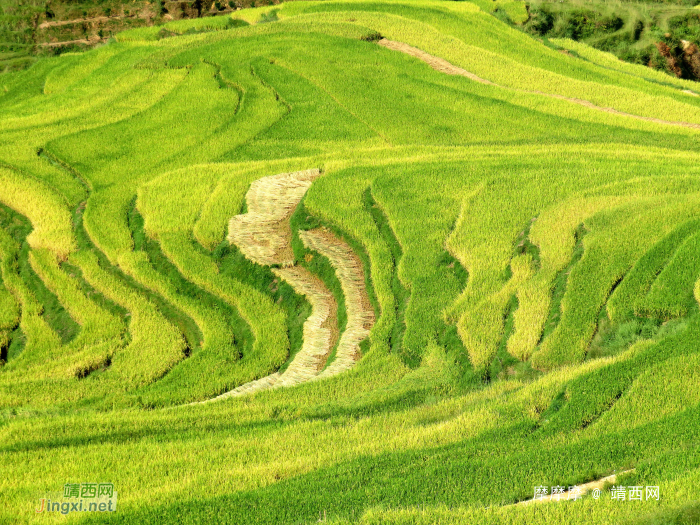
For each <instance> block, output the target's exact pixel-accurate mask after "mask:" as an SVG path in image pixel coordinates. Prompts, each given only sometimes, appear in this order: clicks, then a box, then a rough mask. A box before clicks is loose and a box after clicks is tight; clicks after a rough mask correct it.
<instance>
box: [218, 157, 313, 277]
mask: <svg viewBox="0 0 700 525" xmlns="http://www.w3.org/2000/svg"><path fill="white" fill-rule="evenodd" d="M319 176H320V172H319V170H318V169H312V170H306V171H297V172H294V173H280V174H279V175H273V176H270V177H263V178H262V179H258V180H256V181H255V182H253V183H252V184H251V185H250V189H249V190H248V193H247V194H246V203H247V205H248V213H245V214H242V215H236V216H235V217H233V218H232V219H231V221H230V222H229V235H228V240H229V242H231V243H232V244H235V245H236V246H238V247H239V248H240V250H241V252H242V253H243V255H245V256H246V257H247V258H248V259H250V260H251V261H253V262H255V263H258V264H260V265H263V266H272V265H280V266H283V267H285V266H293V265H294V252H293V251H292V229H291V227H290V225H289V218H290V217H291V216H292V213H294V210H295V208H296V206H297V204H299V202H300V201H301V198H302V197H303V196H304V194H305V193H306V191H307V190H308V189H309V187H310V186H311V182H312V181H313V180H314V179H315V178H317V177H319Z"/></svg>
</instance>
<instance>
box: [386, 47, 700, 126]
mask: <svg viewBox="0 0 700 525" xmlns="http://www.w3.org/2000/svg"><path fill="white" fill-rule="evenodd" d="M377 43H378V44H379V45H380V46H383V47H386V48H387V49H391V50H394V51H400V52H402V53H406V54H407V55H411V56H412V57H415V58H418V59H419V60H422V61H423V62H425V63H426V64H428V65H429V66H430V67H432V68H433V69H435V70H436V71H440V72H442V73H446V74H448V75H460V76H463V77H467V78H470V79H471V80H474V81H476V82H480V83H481V84H488V85H490V86H496V87H500V88H503V89H511V90H513V91H517V92H518V93H526V94H530V95H544V96H545V97H552V98H558V99H560V100H566V101H567V102H572V103H574V104H579V105H581V106H584V107H587V108H590V109H595V110H597V111H604V112H605V113H611V114H613V115H619V116H621V117H630V118H634V119H637V120H645V121H647V122H653V123H655V124H665V125H668V126H681V127H684V128H691V129H700V124H693V123H690V122H677V121H672V120H662V119H658V118H653V117H642V116H640V115H633V114H632V113H625V112H624V111H618V110H617V109H614V108H606V107H602V106H597V105H596V104H593V103H592V102H589V101H588V100H582V99H579V98H571V97H565V96H564V95H556V94H554V93H544V92H542V91H531V90H527V89H518V88H508V87H506V86H501V85H500V84H495V83H493V82H491V81H490V80H486V79H483V78H481V77H479V76H477V75H475V74H474V73H470V72H469V71H467V70H465V69H462V68H460V67H457V66H455V65H454V64H451V63H450V62H447V61H446V60H444V59H442V58H439V57H436V56H434V55H430V54H428V53H426V52H425V51H423V50H421V49H418V48H416V47H412V46H409V45H408V44H405V43H403V42H394V41H392V40H387V39H385V38H383V39H381V40H379V41H378V42H377ZM691 93H692V92H691Z"/></svg>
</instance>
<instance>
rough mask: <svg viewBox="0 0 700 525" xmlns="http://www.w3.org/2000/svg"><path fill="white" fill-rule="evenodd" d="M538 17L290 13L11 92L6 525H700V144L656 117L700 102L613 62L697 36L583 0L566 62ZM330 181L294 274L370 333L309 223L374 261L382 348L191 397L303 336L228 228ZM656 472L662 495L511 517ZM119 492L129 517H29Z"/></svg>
mask: <svg viewBox="0 0 700 525" xmlns="http://www.w3.org/2000/svg"><path fill="white" fill-rule="evenodd" d="M0 5H3V6H4V5H5V4H0ZM539 5H540V3H538V4H537V5H536V4H530V13H531V14H533V13H534V12H535V11H536V9H539V7H538V6H539ZM523 9H524V5H523V4H522V3H516V2H506V1H500V0H499V1H498V2H490V1H489V2H486V1H482V0H478V1H476V2H437V1H433V0H414V1H412V2H410V3H409V2H402V1H400V0H397V1H393V0H376V1H355V0H350V1H336V0H329V1H326V2H302V1H299V2H293V3H287V4H279V5H266V6H263V7H259V8H255V9H251V10H243V11H240V12H238V11H237V12H236V13H235V20H234V19H233V18H231V17H217V18H208V19H199V20H192V21H173V22H169V23H167V24H163V25H161V26H158V27H154V28H147V29H143V28H140V29H133V30H130V31H127V32H125V33H122V34H121V36H119V37H117V38H116V39H115V40H114V41H111V42H109V43H108V44H107V45H104V46H101V47H98V48H95V49H92V50H90V51H86V52H84V53H76V54H65V55H62V56H56V57H42V58H40V59H38V60H36V62H35V63H34V64H33V65H32V66H31V67H29V68H28V69H26V70H24V71H19V72H12V73H7V74H3V75H2V78H0V187H1V188H2V190H1V191H0V203H2V206H1V207H0V223H1V225H2V228H1V229H0V275H1V277H2V280H1V281H0V360H1V361H2V362H3V364H2V366H0V464H2V465H3V473H6V475H5V476H4V477H3V478H2V480H0V492H1V493H2V494H3V498H2V504H0V522H3V523H4V522H8V523H33V522H37V521H38V520H42V521H48V522H54V521H56V522H57V521H58V520H61V521H66V522H69V523H139V524H142V523H208V522H218V523H256V524H264V523H270V524H273V523H274V524H275V525H278V524H285V523H305V524H307V523H316V522H318V520H319V518H320V519H322V520H324V519H325V520H326V521H327V522H329V523H359V524H365V525H367V524H375V523H376V524H379V523H382V524H392V523H396V524H408V523H411V524H413V523H425V524H432V523H455V524H457V523H492V524H505V523H519V524H520V523H523V524H536V523H544V522H547V523H549V522H551V523H562V524H569V523H570V524H574V523H576V524H579V523H596V524H598V523H600V524H609V525H619V524H634V523H667V522H670V523H674V522H675V523H684V522H692V520H694V519H695V514H696V511H697V491H696V490H694V487H696V486H697V483H698V482H700V449H699V448H698V443H700V434H699V432H700V431H699V429H698V425H697V418H698V415H700V413H699V410H700V409H699V407H700V404H699V403H700V396H699V395H698V391H697V388H696V385H697V384H698V380H699V379H700V378H698V373H697V370H698V364H699V363H700V361H699V357H698V356H699V355H700V354H699V353H698V349H697V340H698V336H700V316H699V315H698V307H697V302H698V300H699V298H700V284H698V283H699V282H700V281H699V280H698V277H700V276H699V275H698V267H697V262H698V257H697V249H696V248H697V247H696V244H697V243H696V238H697V225H698V222H697V217H698V214H699V213H700V179H698V176H699V175H700V162H698V161H699V159H698V152H699V151H700V142H698V130H697V129H696V128H693V127H687V126H686V127H684V126H671V125H666V124H663V123H661V122H658V120H666V121H669V120H670V121H681V122H685V123H689V124H700V99H698V98H697V97H694V96H692V94H688V93H684V92H683V90H691V91H693V90H694V87H695V84H694V83H693V82H692V81H691V80H688V79H674V78H672V77H666V76H664V75H665V74H664V73H662V72H660V71H655V70H651V69H649V68H646V67H644V66H642V65H639V64H636V65H635V64H629V63H623V62H620V61H618V60H617V59H616V58H615V55H611V54H605V53H604V52H603V51H601V50H603V49H605V50H608V51H611V52H613V53H618V52H619V51H620V50H622V49H623V47H617V46H618V44H620V46H622V44H624V45H625V46H627V48H629V49H632V50H638V51H639V52H640V53H641V52H642V51H643V45H642V44H644V39H647V38H651V36H653V34H654V33H653V31H656V29H654V28H653V27H652V22H653V24H656V25H655V27H656V28H657V29H665V28H668V29H669V30H670V31H672V32H673V34H674V35H675V36H678V35H681V34H682V35H684V36H688V37H690V36H692V34H694V33H693V31H695V29H694V26H693V25H692V24H686V25H687V27H686V28H683V27H681V26H680V25H679V24H678V20H679V19H677V18H676V17H677V16H679V15H680V14H682V13H683V12H685V11H686V10H687V9H689V7H688V6H679V5H677V4H673V5H671V4H669V5H660V4H659V5H654V6H650V5H648V4H633V3H620V4H612V3H606V4H602V3H596V2H576V3H567V4H559V3H557V4H554V5H553V6H552V10H554V11H556V12H557V17H559V18H557V20H559V21H557V20H553V25H552V31H546V32H545V33H544V34H545V36H547V37H553V36H557V37H559V38H557V39H553V40H551V41H549V42H546V43H543V42H542V41H540V40H538V39H537V38H533V37H532V35H531V34H528V31H529V30H531V29H532V25H533V21H532V20H531V21H530V22H526V21H525V16H526V13H523ZM588 11H591V12H593V11H595V13H593V14H591V15H590V16H588V15H587V14H586V13H587V12H588ZM581 13H583V14H584V15H585V16H583V18H581V17H580V16H578V15H581ZM494 14H495V15H496V16H493V15H494ZM13 16H14V15H13ZM538 16H539V15H538ZM577 17H578V18H577ZM587 17H588V18H587ZM561 20H563V22H562V21H561ZM577 20H578V22H581V23H580V24H579V23H578V22H577ZM638 20H641V21H642V22H643V24H645V25H644V30H643V31H642V32H641V33H640V34H639V42H641V44H639V45H638V44H636V43H634V42H637V40H635V41H634V42H632V41H630V40H629V38H628V36H629V35H630V34H632V35H633V34H634V31H635V30H636V29H635V28H636V27H637V26H638V24H637V21H638ZM564 22H566V23H564ZM513 24H515V26H516V27H514V25H513ZM518 24H523V26H519V25H518ZM523 29H524V30H523ZM555 29H556V30H555ZM574 30H575V31H574ZM630 32H631V33H630ZM379 36H383V37H386V38H388V39H390V40H395V41H399V42H404V43H406V44H408V45H410V46H413V47H417V48H419V49H421V50H424V51H425V52H427V53H430V54H433V55H435V56H437V57H440V58H443V59H444V60H447V61H449V62H451V63H452V64H454V65H456V66H458V67H461V68H464V69H466V70H468V71H470V72H472V73H474V74H476V75H478V76H479V77H481V78H484V79H488V80H489V81H491V82H493V84H482V83H479V82H475V81H474V80H471V79H470V78H467V77H464V76H460V75H447V74H445V73H444V72H442V71H437V70H435V69H432V68H431V67H429V66H428V65H427V64H425V63H424V62H423V61H421V60H419V59H417V58H415V57H412V56H409V55H406V54H403V53H400V52H397V51H393V50H390V49H387V48H385V47H381V46H379V45H377V43H376V41H377V38H378V37H379ZM561 49H566V50H568V51H569V54H565V53H562V52H560V50H561ZM20 52H24V51H23V50H22V49H19V48H17V49H14V48H13V49H9V48H8V49H5V48H2V49H0V53H3V55H2V57H4V59H6V60H14V59H15V58H17V56H15V55H12V56H10V55H9V53H20ZM635 52H636V51H635ZM640 56H641V55H640ZM2 57H0V59H2ZM20 58H21V57H20ZM548 95H553V96H548ZM567 98H573V99H577V100H579V101H586V102H590V103H591V104H592V105H595V106H598V107H599V108H613V109H615V110H616V111H617V112H618V113H615V112H605V111H600V110H599V109H596V108H595V107H591V106H590V105H586V104H583V105H582V104H577V103H574V102H572V101H571V100H567ZM620 112H622V113H627V114H630V115H635V116H639V117H644V118H642V119H639V118H634V117H632V116H624V115H621V114H620ZM650 119H651V120H650ZM654 119H656V120H654ZM310 168H319V169H320V170H321V174H322V175H321V176H320V177H319V178H317V179H315V180H314V182H313V183H312V184H311V186H310V188H309V189H308V191H307V192H306V194H305V197H304V198H303V200H302V203H301V204H300V205H299V206H298V207H297V208H296V210H295V211H294V213H293V215H292V218H291V229H292V234H293V249H294V254H295V258H296V263H297V264H300V265H302V266H305V267H306V268H307V269H309V270H310V271H312V272H313V273H315V274H316V275H317V276H319V278H320V279H321V280H322V281H323V282H324V283H325V285H326V286H327V287H328V289H329V290H330V291H331V293H332V294H333V296H334V297H335V299H336V301H337V302H338V307H339V308H338V325H339V328H340V330H341V331H342V330H344V329H345V327H346V325H347V324H348V323H347V312H346V301H347V298H345V297H344V295H343V292H342V288H341V286H340V282H339V280H338V278H337V276H336V273H335V271H334V269H333V266H332V265H331V264H330V262H329V261H328V260H327V259H326V258H324V257H322V256H320V255H319V254H317V253H313V252H310V251H308V250H307V249H305V248H304V246H303V244H302V243H301V241H300V238H299V235H298V233H299V231H300V230H307V229H313V228H317V227H325V228H328V229H329V230H331V231H332V232H333V233H334V234H335V235H337V236H338V237H339V238H342V239H343V240H345V241H346V242H347V243H348V244H349V245H350V247H351V248H352V249H353V251H354V252H355V253H356V254H357V256H358V258H359V259H360V261H361V262H362V266H363V271H364V279H365V284H366V287H367V290H368V296H369V300H370V301H369V302H370V304H369V305H368V307H369V308H372V309H373V310H374V314H375V319H376V321H375V323H374V325H373V326H372V328H371V330H370V333H369V338H368V339H366V340H365V341H363V343H362V344H361V359H359V361H358V362H357V363H356V364H355V365H354V366H353V367H352V368H351V369H349V370H347V371H345V372H343V373H342V374H338V375H336V376H333V377H330V378H326V379H323V380H321V381H309V382H306V383H303V384H300V385H296V386H294V387H292V388H279V389H271V390H269V391H262V392H258V393H256V394H254V395H248V396H243V397H237V398H232V399H228V400H224V401H217V402H215V403H207V404H201V405H200V404H197V405H190V403H192V402H195V401H202V400H206V399H209V398H212V397H214V396H216V395H218V394H222V393H224V392H226V391H228V390H231V389H233V388H235V387H237V386H239V385H241V384H244V383H246V382H248V381H253V380H256V379H259V378H261V377H264V376H266V375H268V374H272V373H275V372H280V371H284V370H285V369H286V367H287V366H289V363H290V362H291V361H292V359H294V357H295V356H296V355H298V352H299V350H300V349H301V348H302V345H303V343H304V341H303V332H304V331H303V328H304V323H305V321H306V320H307V319H308V318H309V315H310V313H311V312H310V305H309V303H308V302H307V301H306V300H304V298H303V297H301V296H299V295H297V294H295V293H294V290H293V289H292V288H291V287H290V286H288V285H287V284H285V283H283V282H280V281H279V280H278V279H277V278H276V277H275V275H274V274H273V273H272V272H271V271H270V268H266V267H262V266H259V265H256V264H254V263H252V262H251V261H249V260H248V259H246V258H245V257H244V256H243V255H242V253H241V252H240V251H239V250H238V249H236V248H235V247H233V246H230V245H229V244H228V241H227V240H226V235H227V232H228V227H229V219H230V218H231V217H232V216H234V215H237V214H239V213H241V212H242V211H243V212H245V210H246V208H245V198H246V192H247V190H248V188H249V187H250V184H251V183H252V182H253V181H255V180H257V179H259V178H261V177H265V176H269V175H274V174H278V173H286V172H293V171H297V170H304V169H310ZM334 357H335V353H334V352H333V353H331V355H330V358H329V360H328V361H329V362H332V360H333V359H334ZM105 458H108V459H109V462H108V463H106V462H105V461H106V459H105ZM630 468H634V472H632V473H629V474H625V475H624V477H623V478H622V479H621V480H620V483H621V484H623V485H626V486H634V485H653V486H659V487H660V491H661V499H660V501H658V502H656V501H654V502H646V501H644V502H640V504H639V505H627V504H626V503H633V502H626V503H625V504H618V503H620V502H616V501H613V500H611V499H610V493H609V490H608V489H606V490H605V491H604V492H603V496H602V497H601V499H600V500H598V501H594V500H592V498H590V497H588V498H585V499H584V500H583V501H580V502H576V503H573V502H571V503H563V504H550V505H541V506H517V507H516V506H510V505H509V504H511V503H515V502H518V501H522V500H525V499H528V498H530V497H531V496H532V493H533V487H534V486H536V485H540V484H544V485H548V486H553V485H566V486H568V485H570V484H578V483H583V482H587V481H591V480H594V479H597V478H600V477H603V476H606V475H609V474H611V473H613V472H614V471H618V472H619V471H620V470H626V469H630ZM93 480H97V481H110V482H113V483H114V484H115V488H116V490H117V491H118V493H119V506H118V511H117V512H116V513H113V514H110V515H105V514H100V515H91V514H90V513H83V514H80V515H73V514H70V515H68V516H65V517H64V516H60V517H59V516H58V514H56V515H50V514H49V515H35V514H36V513H33V512H31V510H32V509H29V505H30V504H31V505H35V504H36V501H37V497H36V495H37V494H44V493H46V492H55V491H60V490H61V488H62V487H63V485H64V484H65V483H83V482H90V481H93ZM44 518H46V519H44Z"/></svg>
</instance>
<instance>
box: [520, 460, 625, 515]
mask: <svg viewBox="0 0 700 525" xmlns="http://www.w3.org/2000/svg"><path fill="white" fill-rule="evenodd" d="M633 470H634V469H631V470H625V471H623V472H620V473H618V474H613V475H611V476H606V477H604V478H600V479H597V480H595V481H589V482H588V483H584V484H582V485H576V487H577V488H578V489H579V491H580V492H579V493H578V495H579V498H580V497H582V496H584V495H585V494H587V493H589V492H592V491H594V490H596V489H598V490H602V489H603V487H604V486H605V484H606V483H613V484H614V483H615V482H616V481H617V476H621V475H622V474H627V473H628V472H632V471H633ZM569 498H571V499H569ZM573 499H574V498H573V495H572V494H570V493H569V491H568V490H567V491H566V492H563V493H561V494H555V495H551V494H550V495H548V496H545V497H543V498H537V499H535V498H533V499H528V500H525V501H521V502H520V503H514V505H532V504H534V503H549V502H551V501H573ZM509 506H510V505H509Z"/></svg>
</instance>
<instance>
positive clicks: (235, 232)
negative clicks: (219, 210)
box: [210, 169, 375, 401]
mask: <svg viewBox="0 0 700 525" xmlns="http://www.w3.org/2000/svg"><path fill="white" fill-rule="evenodd" d="M318 176H320V172H319V170H317V169H313V170H306V171H298V172H294V173H282V174H279V175H273V176H270V177H264V178H262V179H259V180H257V181H255V182H254V183H253V184H251V187H250V189H249V191H248V193H247V194H246V203H247V206H248V212H247V213H245V214H241V215H237V216H235V217H233V219H231V221H230V223H229V236H228V239H229V241H230V242H231V243H233V244H236V245H237V246H238V247H239V249H240V250H241V252H242V253H243V254H244V255H245V256H246V257H247V258H249V259H250V260H252V261H254V262H256V263H258V264H261V265H265V266H272V265H275V266H282V268H274V269H273V270H272V271H273V273H274V274H275V275H277V276H278V277H280V278H282V279H284V280H285V281H286V282H287V283H289V285H290V286H292V288H294V290H295V291H296V292H297V293H298V294H300V295H303V296H304V297H306V299H307V300H308V301H309V303H310V304H311V308H312V313H311V315H310V316H309V317H308V319H307V320H306V322H305V323H304V343H303V345H302V348H301V350H300V351H299V352H298V353H297V355H296V356H295V357H294V359H293V360H292V361H291V363H290V364H289V366H288V367H287V368H286V370H284V371H283V372H281V373H280V372H275V373H273V374H270V375H268V376H265V377H263V378H261V379H257V380H255V381H250V382H248V383H245V384H243V385H240V386H239V387H236V388H235V389H233V390H231V391H229V392H226V393H224V394H222V395H220V396H218V397H216V398H214V399H212V400H217V399H225V398H228V397H234V396H240V395H244V394H251V393H254V392H258V391H261V390H267V389H271V388H279V387H284V386H293V385H297V384H301V383H304V382H307V381H311V380H314V379H320V378H323V377H329V376H332V375H335V374H338V373H340V372H342V371H344V370H347V369H349V368H351V367H352V366H353V365H354V364H355V362H356V361H357V360H358V359H359V358H360V355H361V353H360V343H361V342H362V341H363V340H364V339H366V338H367V337H368V336H369V330H370V329H371V327H372V325H373V324H374V320H375V319H374V310H373V308H372V305H371V303H370V301H369V297H368V295H367V290H366V287H365V279H364V272H363V270H362V262H361V260H360V258H359V257H358V256H357V255H356V254H355V253H354V252H353V250H352V248H351V247H350V246H349V245H348V244H347V243H345V242H344V241H342V240H340V239H339V238H337V237H336V236H335V235H333V234H332V233H330V232H329V231H327V230H325V229H316V230H312V231H306V230H302V231H300V232H299V236H300V238H301V240H302V242H303V243H304V245H305V246H306V247H307V248H308V249H311V250H314V251H316V252H318V253H319V254H321V255H322V256H324V257H326V258H327V259H328V260H329V261H330V263H331V265H332V266H333V268H334V269H335V271H336V274H337V277H338V280H339V281H340V284H341V288H342V290H343V294H344V296H345V301H346V308H347V318H348V319H347V324H346V327H345V330H344V332H343V334H342V336H340V340H338V304H337V302H336V300H335V298H334V297H333V294H332V293H331V292H330V290H328V288H327V287H326V285H325V284H324V283H323V281H321V279H319V278H318V277H317V276H316V275H314V274H313V273H311V272H310V271H308V270H307V269H306V268H303V267H301V266H298V265H296V266H295V265H294V262H295V261H294V252H293V250H292V230H291V226H290V222H289V219H290V217H291V216H292V214H293V213H294V210H295V209H296V207H297V206H298V205H299V202H301V199H302V198H303V196H304V194H305V193H306V191H307V190H308V188H309V187H310V186H311V183H312V181H313V180H314V179H315V178H316V177H318ZM336 342H337V344H338V346H337V349H336V352H335V358H334V359H333V360H332V361H331V362H330V363H328V360H329V356H330V355H331V352H332V350H333V348H334V347H335V345H336ZM212 400H210V401H212Z"/></svg>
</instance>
